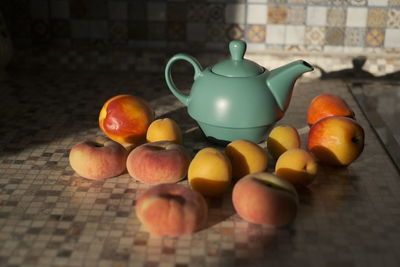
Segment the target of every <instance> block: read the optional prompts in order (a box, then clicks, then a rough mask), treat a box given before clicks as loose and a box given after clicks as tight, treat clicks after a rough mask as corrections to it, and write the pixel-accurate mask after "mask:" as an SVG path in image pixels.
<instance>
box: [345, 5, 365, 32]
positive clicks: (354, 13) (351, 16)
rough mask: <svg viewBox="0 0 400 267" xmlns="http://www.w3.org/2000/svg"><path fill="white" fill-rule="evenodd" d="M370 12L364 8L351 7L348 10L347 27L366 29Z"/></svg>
mask: <svg viewBox="0 0 400 267" xmlns="http://www.w3.org/2000/svg"><path fill="white" fill-rule="evenodd" d="M367 14H368V10H367V8H364V7H349V8H348V9H347V19H346V26H347V27H365V26H366V25H367Z"/></svg>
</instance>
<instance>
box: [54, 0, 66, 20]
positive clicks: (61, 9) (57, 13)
mask: <svg viewBox="0 0 400 267" xmlns="http://www.w3.org/2000/svg"><path fill="white" fill-rule="evenodd" d="M50 10H51V11H50V12H51V17H52V18H56V19H66V18H69V3H68V1H67V0H53V1H50Z"/></svg>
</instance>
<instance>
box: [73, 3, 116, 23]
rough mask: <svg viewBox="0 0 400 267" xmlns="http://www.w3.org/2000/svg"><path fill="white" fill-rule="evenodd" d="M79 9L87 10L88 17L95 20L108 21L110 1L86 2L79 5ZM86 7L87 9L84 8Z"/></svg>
mask: <svg viewBox="0 0 400 267" xmlns="http://www.w3.org/2000/svg"><path fill="white" fill-rule="evenodd" d="M78 5H79V7H78V10H79V8H81V9H83V8H86V10H87V12H88V16H89V17H90V18H93V19H107V18H108V12H109V8H108V1H107V0H86V1H82V0H81V1H80V3H78ZM84 5H86V7H83V6H84Z"/></svg>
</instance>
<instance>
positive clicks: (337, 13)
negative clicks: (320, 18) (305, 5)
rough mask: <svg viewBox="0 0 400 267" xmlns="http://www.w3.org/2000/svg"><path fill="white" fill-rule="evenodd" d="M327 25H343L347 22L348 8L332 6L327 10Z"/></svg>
mask: <svg viewBox="0 0 400 267" xmlns="http://www.w3.org/2000/svg"><path fill="white" fill-rule="evenodd" d="M326 22H327V23H326V25H327V26H335V27H343V26H344V25H345V24H346V9H345V8H343V7H330V8H328V12H327V21H326Z"/></svg>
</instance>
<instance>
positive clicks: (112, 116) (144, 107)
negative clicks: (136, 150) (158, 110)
mask: <svg viewBox="0 0 400 267" xmlns="http://www.w3.org/2000/svg"><path fill="white" fill-rule="evenodd" d="M153 120H154V111H153V110H152V108H151V107H150V105H149V104H148V103H147V102H146V101H145V100H144V99H142V98H140V97H137V96H132V95H117V96H115V97H113V98H111V99H109V100H107V102H106V103H105V104H104V105H103V107H102V109H101V111H100V115H99V126H100V129H101V130H102V131H103V132H104V133H105V134H106V135H107V136H108V137H109V138H110V139H112V140H114V141H116V142H118V143H120V144H122V145H124V146H130V145H137V144H141V143H143V142H144V141H145V138H146V132H147V129H148V127H149V125H150V123H151V122H152V121H153Z"/></svg>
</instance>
